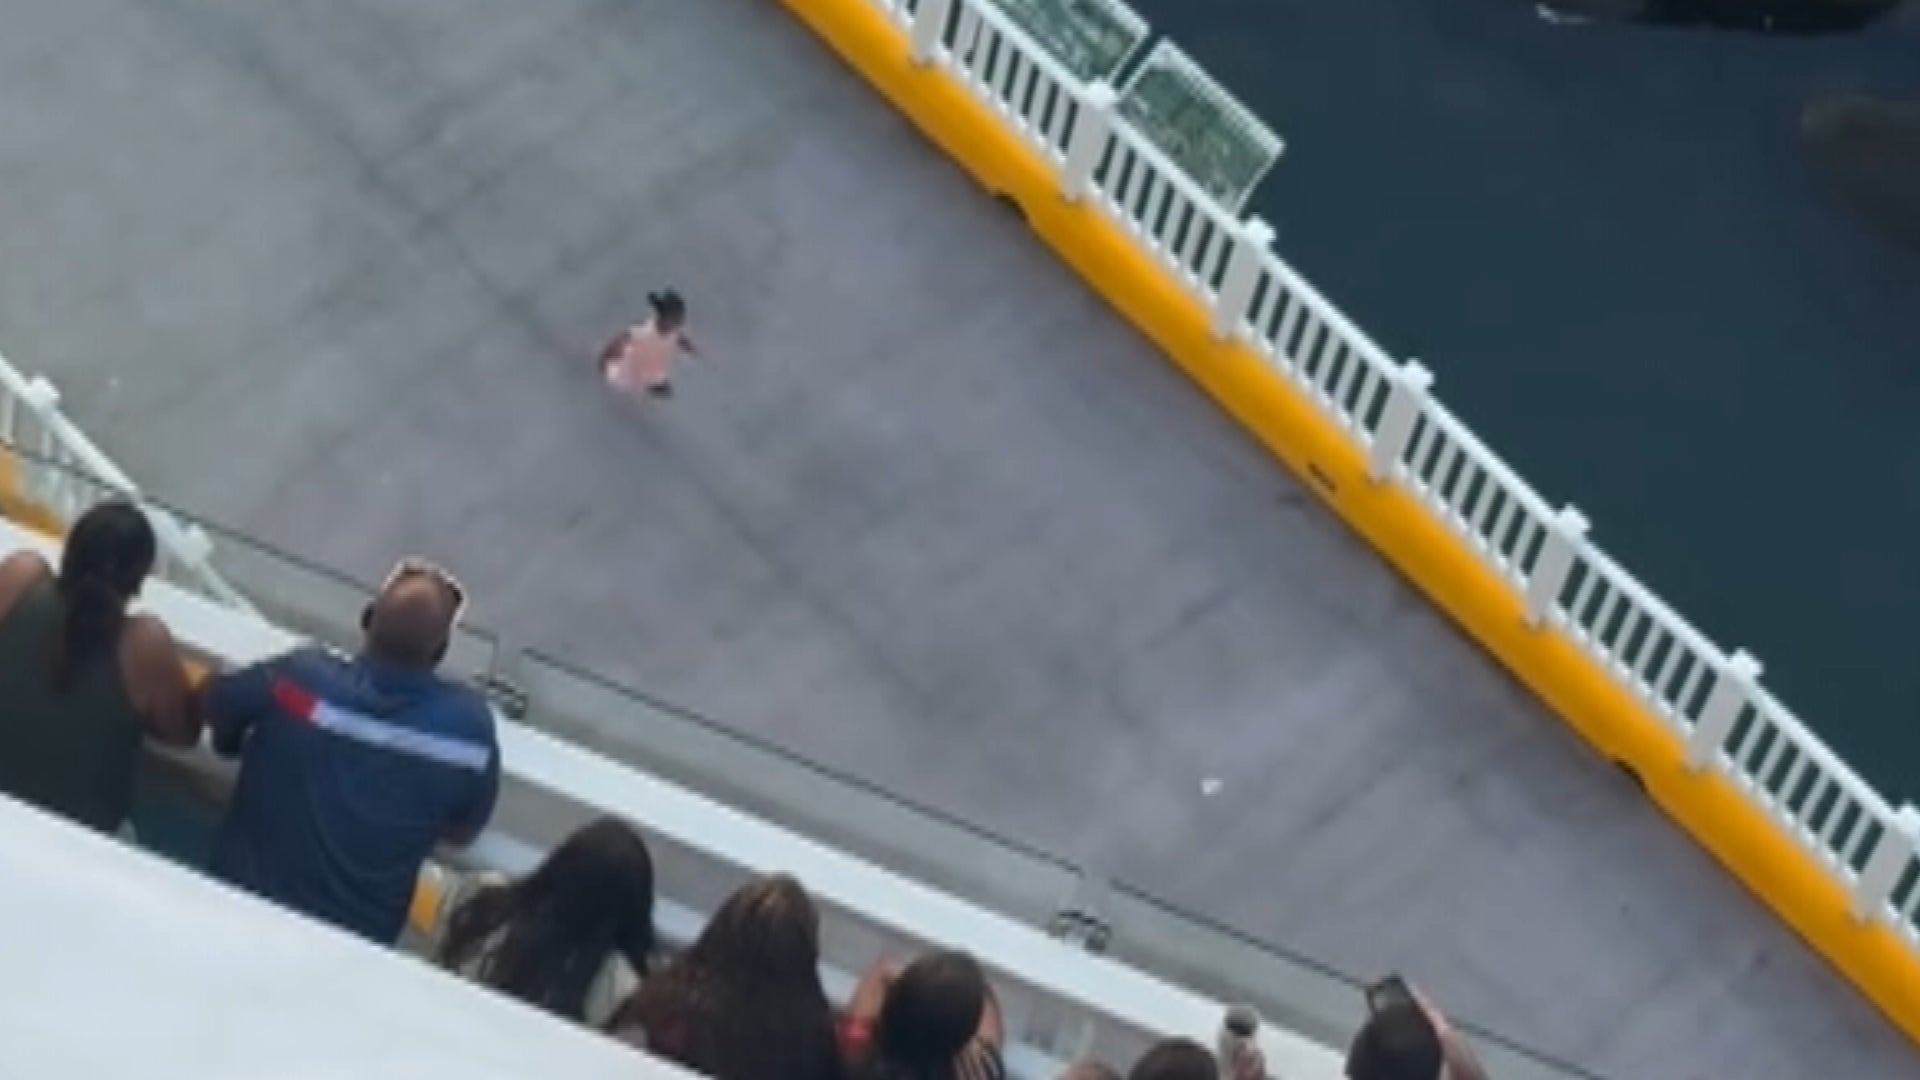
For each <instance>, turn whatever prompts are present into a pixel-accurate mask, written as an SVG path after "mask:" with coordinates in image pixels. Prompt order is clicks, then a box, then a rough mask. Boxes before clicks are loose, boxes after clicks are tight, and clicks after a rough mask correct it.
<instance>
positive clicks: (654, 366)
mask: <svg viewBox="0 0 1920 1080" xmlns="http://www.w3.org/2000/svg"><path fill="white" fill-rule="evenodd" d="M685 333H686V330H685V328H682V329H679V330H673V331H669V332H667V333H661V332H660V329H659V328H658V327H656V326H655V325H654V322H653V320H652V319H648V320H647V321H646V322H644V323H641V324H640V325H639V326H635V327H632V328H630V329H629V330H628V331H627V336H626V341H625V342H624V343H623V344H622V345H621V347H620V352H619V354H618V355H617V356H615V357H614V358H613V363H611V364H608V365H607V381H608V382H609V383H612V384H613V385H614V386H615V387H618V388H619V389H621V390H644V389H647V388H649V387H654V386H659V385H660V384H661V383H664V382H666V381H667V377H668V376H669V375H671V374H673V358H674V354H676V353H678V352H679V351H680V349H681V347H682V345H683V343H684V340H685V337H684V336H685Z"/></svg>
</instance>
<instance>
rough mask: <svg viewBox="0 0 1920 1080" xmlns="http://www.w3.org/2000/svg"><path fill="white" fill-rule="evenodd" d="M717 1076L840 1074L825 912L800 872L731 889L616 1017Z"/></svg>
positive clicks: (615, 1026)
mask: <svg viewBox="0 0 1920 1080" xmlns="http://www.w3.org/2000/svg"><path fill="white" fill-rule="evenodd" d="M630 1027H639V1028H640V1029H642V1030H643V1031H644V1032H645V1033H646V1045H647V1048H648V1049H649V1050H650V1051H651V1052H653V1053H655V1054H657V1055H659V1056H661V1057H664V1058H668V1059H670V1060H672V1061H675V1062H678V1063H679V1064H681V1065H684V1066H686V1067H687V1068H690V1069H692V1070H694V1071H696V1072H699V1073H703V1074H705V1075H707V1076H710V1077H713V1078H714V1080H834V1078H837V1077H838V1076H839V1074H840V1051H839V1045H838V1043H837V1042H836V1040H835V1038H834V1019H833V1006H832V1005H831V1004H829V1003H828V1001H827V994H826V991H825V990H824V989H822V988H821V986H820V915H819V913H818V912H817V911H815V910H814V907H813V900H812V898H810V897H809V896H808V895H807V891H806V889H804V888H802V887H801V885H800V883H799V882H798V881H795V880H794V879H793V878H790V877H787V876H785V875H778V876H774V877H766V878H761V879H759V880H757V881H753V882H750V883H748V884H747V885H744V886H742V887H741V888H739V889H737V890H735V891H734V893H733V895H732V896H729V897H727V900H726V902H725V903H723V904H721V905H720V909H719V910H718V911H716V912H714V913H713V917H712V918H710V919H708V920H707V925H706V928H705V929H704V930H702V931H701V932H700V937H699V940H697V941H695V942H694V943H693V946H692V947H691V948H689V949H688V950H687V951H686V952H684V953H682V954H680V955H679V956H677V957H675V958H674V960H673V962H672V963H670V964H668V965H667V967H666V970H664V971H662V972H660V973H659V974H658V975H655V976H654V977H652V978H650V979H648V980H647V981H646V982H644V983H642V984H641V986H640V989H639V991H638V992H637V993H635V994H634V996H633V998H632V999H631V1000H629V1001H628V1002H627V1004H626V1005H624V1006H622V1007H621V1009H620V1012H619V1014H618V1015H617V1016H615V1017H614V1018H613V1021H612V1022H611V1023H610V1024H608V1028H609V1029H610V1030H614V1031H619V1030H620V1029H622V1028H630Z"/></svg>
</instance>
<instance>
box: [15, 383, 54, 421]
mask: <svg viewBox="0 0 1920 1080" xmlns="http://www.w3.org/2000/svg"><path fill="white" fill-rule="evenodd" d="M22 396H23V397H24V398H25V400H26V403H27V407H28V408H29V409H32V410H33V411H34V412H36V413H39V414H40V416H41V417H42V418H45V417H46V415H47V414H48V413H50V412H52V411H53V410H55V409H57V408H59V407H60V391H59V389H58V388H57V387H55V386H54V385H53V384H52V383H50V382H48V381H47V377H46V376H45V375H35V376H34V377H33V378H31V379H29V380H27V392H26V393H25V394H24V395H22Z"/></svg>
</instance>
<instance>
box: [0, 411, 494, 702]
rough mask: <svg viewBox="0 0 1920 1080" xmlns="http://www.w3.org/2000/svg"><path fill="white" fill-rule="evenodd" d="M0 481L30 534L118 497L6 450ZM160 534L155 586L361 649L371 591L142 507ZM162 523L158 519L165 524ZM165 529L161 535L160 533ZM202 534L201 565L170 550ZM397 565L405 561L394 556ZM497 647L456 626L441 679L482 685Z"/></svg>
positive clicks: (4, 512) (57, 527)
mask: <svg viewBox="0 0 1920 1080" xmlns="http://www.w3.org/2000/svg"><path fill="white" fill-rule="evenodd" d="M0 461H4V463H5V465H6V471H5V472H0V479H5V478H7V477H9V476H11V477H17V478H18V481H19V483H18V485H17V491H18V494H17V495H15V494H14V492H15V490H16V489H15V488H8V487H5V486H0V496H4V497H0V516H4V517H6V518H8V519H10V520H13V521H15V522H17V523H19V524H22V525H25V526H28V527H30V528H37V529H40V530H42V531H46V532H55V533H57V532H60V531H62V530H64V529H65V528H66V527H67V526H68V525H70V524H71V523H72V522H73V521H74V520H76V519H77V518H78V517H79V516H80V515H81V514H83V513H85V512H86V510H87V508H88V507H90V506H92V505H94V504H95V503H97V502H99V501H101V500H103V499H107V498H111V497H115V496H117V495H119V492H118V491H117V490H116V489H115V488H113V487H112V486H110V485H108V484H107V483H105V482H103V481H101V480H99V479H97V478H94V477H91V476H88V475H86V474H85V473H83V472H81V471H80V470H79V469H78V468H77V467H76V466H74V465H72V464H70V463H66V462H60V461H55V460H48V459H47V458H45V457H43V456H41V455H38V454H35V453H32V452H30V451H28V450H24V449H20V448H7V449H6V452H5V453H4V456H3V457H0ZM141 501H142V504H143V505H144V506H146V508H147V511H148V515H149V517H150V518H151V519H153V521H154V524H155V531H156V533H158V534H159V540H160V546H161V552H160V558H159V560H158V561H157V563H156V565H155V567H154V576H155V577H156V578H158V579H159V580H162V581H165V582H167V583H168V584H169V585H174V586H177V587H179V588H182V589H184V590H186V591H188V592H191V593H193V594H195V595H197V596H200V597H202V598H203V599H209V600H213V601H215V602H218V603H222V604H225V603H227V602H228V597H230V596H234V595H238V596H240V597H244V598H245V599H246V600H247V601H250V602H251V606H252V607H253V608H255V609H257V610H258V611H259V612H260V613H261V614H262V615H263V616H265V617H266V618H267V619H268V620H269V621H272V622H274V623H277V624H279V625H280V626H283V627H285V628H286V629H288V630H292V631H295V632H297V633H300V634H303V635H306V636H308V637H311V638H314V639H316V640H318V641H322V642H326V643H328V644H331V645H335V646H339V647H342V648H353V647H355V646H356V645H357V644H358V642H359V640H360V613H361V611H362V609H363V608H365V607H366V605H367V603H368V601H370V600H371V599H372V598H373V596H374V592H375V588H374V586H372V585H369V584H363V583H360V582H356V581H354V580H352V579H351V578H348V577H346V576H345V575H343V574H339V573H336V572H334V571H331V570H327V569H324V568H322V567H319V566H316V565H314V564H313V563H311V562H308V561H306V560H304V559H300V558H298V557H296V556H293V555H290V554H288V553H287V552H284V551H281V550H278V549H276V548H273V547H270V546H268V545H266V544H263V543H261V542H260V541H258V540H255V539H253V538H251V537H248V536H244V535H241V534H239V533H236V532H233V531H230V530H227V529H224V528H221V527H220V526H218V525H213V524H210V523H207V522H203V521H197V520H195V519H194V518H192V517H191V516H189V515H187V514H185V513H183V512H181V511H179V510H177V509H174V508H172V507H170V506H167V505H166V504H164V503H161V502H159V501H157V500H154V499H151V498H144V497H143V498H142V500H141ZM162 518H164V519H165V521H164V523H163V521H162ZM163 524H164V527H163ZM196 528H197V529H198V530H200V531H201V532H203V533H204V534H205V537H206V541H207V543H208V544H209V545H210V546H209V547H208V549H207V550H206V552H205V553H204V555H202V554H201V553H198V552H182V551H177V550H170V545H169V541H170V540H172V541H174V542H176V543H177V542H179V541H180V540H181V539H182V538H184V537H186V536H187V535H188V534H189V533H190V532H191V531H192V530H194V529H196ZM395 554H396V556H398V555H402V554H407V553H405V552H396V553H395ZM498 651H499V650H498V643H497V641H496V639H495V638H494V636H493V635H492V634H490V633H488V632H487V631H485V630H482V629H479V628H477V627H473V626H461V627H459V628H458V629H457V630H456V631H455V634H454V641H453V644H452V646H451V648H450V649H449V650H448V656H447V661H446V670H447V671H448V672H449V673H451V674H454V675H456V676H457V677H460V678H477V679H487V678H490V677H491V675H492V673H493V669H494V665H495V656H496V654H497V653H498Z"/></svg>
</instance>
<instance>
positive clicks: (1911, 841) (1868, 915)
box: [1853, 803, 1920, 923]
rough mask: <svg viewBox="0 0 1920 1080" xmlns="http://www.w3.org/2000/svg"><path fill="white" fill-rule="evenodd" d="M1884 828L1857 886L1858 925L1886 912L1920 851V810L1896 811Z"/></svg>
mask: <svg viewBox="0 0 1920 1080" xmlns="http://www.w3.org/2000/svg"><path fill="white" fill-rule="evenodd" d="M1884 825H1885V830H1884V831H1883V832H1881V834H1880V842H1879V843H1877V844H1875V845H1874V846H1873V856H1872V857H1871V858H1869V859H1868V860H1867V868H1866V869H1865V870H1864V871H1862V872H1861V874H1860V880H1859V881H1858V882H1855V883H1854V886H1853V918H1854V921H1855V922H1863V923H1864V922H1869V921H1871V920H1872V919H1873V918H1874V916H1875V915H1877V914H1879V913H1880V912H1881V911H1882V910H1883V905H1885V904H1886V902H1887V897H1889V896H1891V895H1892V894H1893V887H1894V886H1895V885H1898V884H1899V883H1900V875H1901V874H1902V873H1903V872H1904V871H1905V870H1906V868H1907V864H1908V863H1909V862H1911V861H1912V860H1913V856H1914V853H1915V851H1917V850H1920V810H1916V809H1914V807H1913V804H1911V803H1909V804H1907V805H1905V806H1902V807H1901V808H1900V809H1899V810H1897V811H1895V812H1894V815H1893V820H1892V821H1889V822H1885V823H1884Z"/></svg>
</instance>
